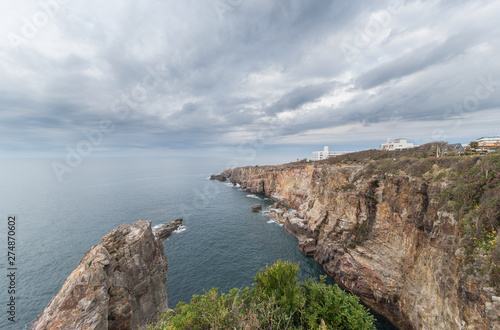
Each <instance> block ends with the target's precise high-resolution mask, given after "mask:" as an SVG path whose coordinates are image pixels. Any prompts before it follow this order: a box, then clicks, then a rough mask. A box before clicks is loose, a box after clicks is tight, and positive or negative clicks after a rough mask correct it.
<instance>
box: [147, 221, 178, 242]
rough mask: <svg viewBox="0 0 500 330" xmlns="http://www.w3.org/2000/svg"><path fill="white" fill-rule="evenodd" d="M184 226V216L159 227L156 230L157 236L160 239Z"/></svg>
mask: <svg viewBox="0 0 500 330" xmlns="http://www.w3.org/2000/svg"><path fill="white" fill-rule="evenodd" d="M181 226H182V218H179V219H175V220H173V221H170V222H169V223H167V224H164V225H163V226H161V227H159V228H157V229H156V230H155V232H154V234H155V237H156V238H158V239H164V238H167V237H168V236H170V234H172V233H173V232H174V231H175V230H177V229H179V227H181Z"/></svg>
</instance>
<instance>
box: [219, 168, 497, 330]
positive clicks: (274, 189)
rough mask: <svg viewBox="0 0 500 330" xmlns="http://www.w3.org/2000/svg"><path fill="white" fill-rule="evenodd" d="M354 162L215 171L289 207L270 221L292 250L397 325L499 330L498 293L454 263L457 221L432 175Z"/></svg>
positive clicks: (458, 258) (457, 254)
mask: <svg viewBox="0 0 500 330" xmlns="http://www.w3.org/2000/svg"><path fill="white" fill-rule="evenodd" d="M363 169H364V167H363V166H334V165H315V164H309V165H300V166H297V165H293V166H287V165H280V166H265V167H244V168H236V169H233V170H232V171H231V170H226V171H225V172H224V175H225V177H226V178H228V179H229V180H231V182H232V183H233V184H240V185H241V187H242V188H243V189H246V190H249V191H251V192H254V193H265V194H266V195H267V196H270V197H271V198H273V199H275V200H276V201H278V202H281V203H284V204H288V205H289V206H290V207H292V208H294V209H296V211H287V212H285V213H284V214H283V215H281V216H280V220H279V221H281V222H283V223H284V224H285V228H286V229H287V230H288V231H289V232H291V233H292V234H293V235H295V236H297V237H298V238H299V246H300V248H301V249H302V251H304V252H305V253H306V254H308V255H311V256H314V258H315V259H316V260H317V261H318V262H319V263H320V264H321V265H322V266H323V268H324V269H325V270H326V272H327V273H329V274H330V275H331V276H332V277H333V278H334V279H335V281H336V282H337V283H339V284H341V285H343V286H344V287H345V288H347V289H348V290H349V291H351V292H353V293H354V294H356V295H358V296H359V297H360V298H361V299H362V300H363V301H364V302H365V303H366V304H367V305H369V306H370V307H372V308H374V309H375V310H377V311H379V312H381V313H382V314H384V315H385V316H387V317H388V318H389V319H390V320H392V321H393V323H395V324H396V325H398V326H400V327H401V328H404V329H500V320H499V319H498V317H497V315H498V309H497V308H496V307H497V306H499V305H500V298H498V297H497V296H496V295H495V293H494V292H491V289H490V288H487V287H486V284H485V282H484V281H483V280H482V279H478V278H473V277H471V276H469V275H468V274H466V273H465V271H463V269H464V268H463V267H462V266H463V257H462V253H460V244H459V237H460V235H459V226H458V223H457V221H456V219H454V217H453V216H452V215H451V214H448V213H446V212H443V211H441V210H440V208H441V205H439V204H438V203H437V201H438V200H439V198H438V197H439V193H440V191H441V190H442V186H441V184H440V183H429V182H427V181H425V180H423V179H419V178H413V177H409V176H404V175H399V176H397V175H386V176H383V177H368V178H366V177H364V176H361V175H360V174H362V172H363ZM270 214H271V216H272V217H278V215H277V212H276V211H271V212H270Z"/></svg>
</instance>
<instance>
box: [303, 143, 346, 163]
mask: <svg viewBox="0 0 500 330" xmlns="http://www.w3.org/2000/svg"><path fill="white" fill-rule="evenodd" d="M349 152H352V151H328V146H325V147H324V148H323V151H313V153H312V158H311V160H323V159H328V158H330V157H336V156H340V155H343V154H347V153H349Z"/></svg>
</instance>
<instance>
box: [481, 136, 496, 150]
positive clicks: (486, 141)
mask: <svg viewBox="0 0 500 330" xmlns="http://www.w3.org/2000/svg"><path fill="white" fill-rule="evenodd" d="M477 143H478V145H479V146H480V147H483V148H489V147H493V148H497V147H500V136H487V137H482V138H479V139H477Z"/></svg>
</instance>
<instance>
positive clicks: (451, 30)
mask: <svg viewBox="0 0 500 330" xmlns="http://www.w3.org/2000/svg"><path fill="white" fill-rule="evenodd" d="M0 13H1V14H0V22H1V23H0V36H2V39H1V40H0V73H1V75H0V141H1V142H0V154H2V155H7V156H8V155H10V154H12V153H14V154H16V153H26V154H30V153H33V154H35V153H36V154H40V153H42V154H43V153H47V154H58V153H65V152H66V147H67V146H74V145H76V144H77V143H78V142H79V141H81V140H82V139H83V138H84V136H85V134H84V132H89V131H92V130H95V129H97V128H98V127H99V123H100V122H101V121H102V120H107V121H109V122H110V123H112V124H113V131H112V132H108V133H106V134H105V135H104V138H103V141H102V142H101V143H100V144H99V146H96V147H95V150H96V151H100V152H102V153H109V154H113V153H127V152H132V151H134V150H154V151H155V152H159V153H165V154H172V155H174V154H176V153H179V152H180V150H183V151H182V152H183V154H186V150H193V151H194V150H196V152H206V153H209V152H213V151H214V150H217V151H221V150H222V152H227V153H231V152H235V150H237V149H238V146H241V145H242V144H244V143H250V144H251V143H253V142H252V141H258V143H259V144H261V143H265V144H266V145H267V146H268V148H271V149H273V148H287V150H293V148H290V147H293V146H296V147H297V150H306V149H307V148H309V147H311V148H312V147H316V148H322V146H323V145H330V148H331V149H340V150H343V149H357V148H358V149H359V148H366V147H377V145H378V144H380V143H382V142H384V140H385V139H386V138H387V137H392V138H397V137H407V138H408V139H410V140H411V141H412V142H415V143H417V144H419V143H425V142H429V141H433V140H449V141H450V142H464V143H465V142H469V141H470V140H472V139H474V138H477V137H479V136H482V135H498V134H500V131H499V129H498V127H499V124H500V122H499V118H500V116H499V114H500V63H499V62H498V60H497V58H498V54H499V53H500V25H498V17H499V16H500V3H499V2H498V1H474V2H466V1H403V0H401V1H399V2H398V1H387V2H384V1H382V2H379V3H378V4H377V5H375V4H367V3H366V2H362V1H347V0H345V1H328V0H325V1H298V0H279V1H264V0H252V1H250V0H202V1H194V0H186V1H172V0H162V1H160V0H158V1H137V0H134V1H131V0H120V1H118V0H110V1H106V2H102V1H94V0H89V1H85V2H84V3H82V2H77V1H70V0H42V1H41V2H38V1H23V2H22V3H15V2H8V3H5V4H2V5H0ZM224 150H225V151H224Z"/></svg>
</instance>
